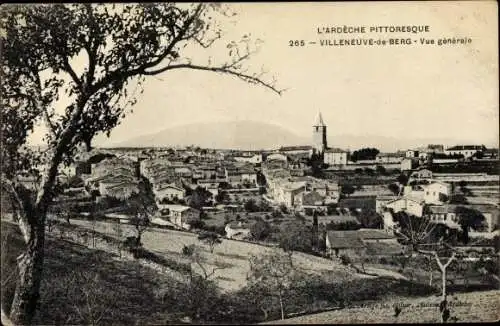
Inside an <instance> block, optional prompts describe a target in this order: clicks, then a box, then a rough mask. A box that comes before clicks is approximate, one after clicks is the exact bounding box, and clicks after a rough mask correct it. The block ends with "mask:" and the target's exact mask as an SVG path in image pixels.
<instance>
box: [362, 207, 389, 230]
mask: <svg viewBox="0 0 500 326" xmlns="http://www.w3.org/2000/svg"><path fill="white" fill-rule="evenodd" d="M356 218H357V219H358V221H359V222H360V223H361V227H363V228H368V229H380V228H382V227H383V225H384V220H383V219H382V216H380V214H378V213H377V212H375V210H373V209H363V210H362V211H361V213H360V214H359V215H358V216H357V217H356Z"/></svg>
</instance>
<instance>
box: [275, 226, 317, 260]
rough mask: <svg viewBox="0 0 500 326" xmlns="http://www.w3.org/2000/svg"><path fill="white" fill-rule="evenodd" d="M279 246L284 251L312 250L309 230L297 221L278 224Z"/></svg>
mask: <svg viewBox="0 0 500 326" xmlns="http://www.w3.org/2000/svg"><path fill="white" fill-rule="evenodd" d="M279 246H280V248H282V249H283V250H284V251H302V252H306V253H309V252H311V250H312V238H311V230H310V229H309V228H308V227H307V226H306V225H305V224H302V223H299V222H298V221H291V222H287V223H283V224H282V225H281V226H280V234H279Z"/></svg>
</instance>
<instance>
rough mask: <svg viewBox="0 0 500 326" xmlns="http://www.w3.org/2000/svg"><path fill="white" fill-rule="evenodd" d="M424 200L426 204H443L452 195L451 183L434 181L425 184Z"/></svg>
mask: <svg viewBox="0 0 500 326" xmlns="http://www.w3.org/2000/svg"><path fill="white" fill-rule="evenodd" d="M422 187H423V189H424V201H425V203H426V204H435V205H439V204H442V203H443V202H444V201H447V200H448V198H449V196H450V195H451V185H450V184H449V183H445V182H440V181H433V182H432V183H431V184H428V185H423V186H422Z"/></svg>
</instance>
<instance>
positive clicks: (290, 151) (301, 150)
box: [278, 146, 313, 157]
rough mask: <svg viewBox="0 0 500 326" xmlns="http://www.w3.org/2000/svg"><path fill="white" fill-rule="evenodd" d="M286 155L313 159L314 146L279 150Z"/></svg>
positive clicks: (286, 147) (288, 147) (285, 147)
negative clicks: (297, 155)
mask: <svg viewBox="0 0 500 326" xmlns="http://www.w3.org/2000/svg"><path fill="white" fill-rule="evenodd" d="M278 151H279V152H280V153H282V154H284V155H295V154H299V155H304V156H306V157H311V155H312V153H313V148H312V146H283V147H281V148H280V149H279V150H278Z"/></svg>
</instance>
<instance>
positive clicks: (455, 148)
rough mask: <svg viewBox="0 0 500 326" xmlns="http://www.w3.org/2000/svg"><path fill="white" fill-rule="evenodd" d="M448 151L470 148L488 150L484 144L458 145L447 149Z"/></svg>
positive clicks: (467, 149)
mask: <svg viewBox="0 0 500 326" xmlns="http://www.w3.org/2000/svg"><path fill="white" fill-rule="evenodd" d="M446 150H447V151H464V150H465V151H469V150H486V147H485V146H484V145H457V146H453V147H450V148H448V149H446Z"/></svg>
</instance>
